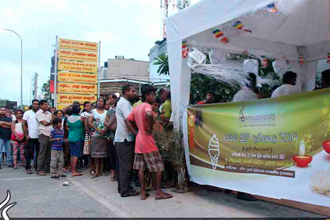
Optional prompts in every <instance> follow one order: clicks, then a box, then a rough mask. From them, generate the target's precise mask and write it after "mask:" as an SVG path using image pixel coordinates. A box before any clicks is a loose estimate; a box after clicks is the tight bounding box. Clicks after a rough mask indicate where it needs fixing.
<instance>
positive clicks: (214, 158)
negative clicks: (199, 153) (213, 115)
mask: <svg viewBox="0 0 330 220" xmlns="http://www.w3.org/2000/svg"><path fill="white" fill-rule="evenodd" d="M208 153H209V155H210V158H211V163H212V168H213V169H214V170H215V169H216V168H217V164H218V160H219V156H220V147H219V140H218V138H217V136H216V135H213V136H212V138H211V139H210V141H209V150H208Z"/></svg>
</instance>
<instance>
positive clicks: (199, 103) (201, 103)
mask: <svg viewBox="0 0 330 220" xmlns="http://www.w3.org/2000/svg"><path fill="white" fill-rule="evenodd" d="M197 104H198V105H205V101H200V102H198V103H197Z"/></svg>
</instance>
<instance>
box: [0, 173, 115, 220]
mask: <svg viewBox="0 0 330 220" xmlns="http://www.w3.org/2000/svg"><path fill="white" fill-rule="evenodd" d="M64 181H65V180H64V179H61V180H53V179H51V178H50V176H45V177H40V176H37V175H36V174H32V175H27V174H26V173H25V171H24V169H23V168H22V167H20V168H19V169H17V170H13V169H12V168H3V169H1V170H0V201H3V199H4V198H5V197H6V195H7V192H6V191H7V190H10V191H11V194H12V198H11V201H10V202H17V205H16V206H15V207H13V208H12V209H10V210H9V212H8V214H9V216H10V217H116V215H115V214H114V213H113V212H111V211H110V210H109V209H108V208H107V207H106V206H104V205H102V204H101V203H99V202H98V201H97V200H96V199H95V198H92V197H91V196H89V195H87V194H86V193H84V192H83V191H82V190H80V189H79V188H78V187H76V186H74V185H72V184H71V185H70V186H62V184H63V182H64Z"/></svg>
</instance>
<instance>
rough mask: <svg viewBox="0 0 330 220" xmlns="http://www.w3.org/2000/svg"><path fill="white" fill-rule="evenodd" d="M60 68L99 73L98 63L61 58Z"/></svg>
mask: <svg viewBox="0 0 330 220" xmlns="http://www.w3.org/2000/svg"><path fill="white" fill-rule="evenodd" d="M58 70H62V71H73V72H82V73H97V64H96V63H82V62H74V61H64V60H59V61H58Z"/></svg>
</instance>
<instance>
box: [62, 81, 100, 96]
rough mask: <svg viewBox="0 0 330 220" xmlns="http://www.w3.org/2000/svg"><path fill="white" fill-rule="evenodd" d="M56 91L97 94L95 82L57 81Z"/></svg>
mask: <svg viewBox="0 0 330 220" xmlns="http://www.w3.org/2000/svg"><path fill="white" fill-rule="evenodd" d="M57 91H58V92H59V93H73V94H77V93H78V94H97V84H91V83H89V84H80V83H63V82H59V83H58V87H57Z"/></svg>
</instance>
